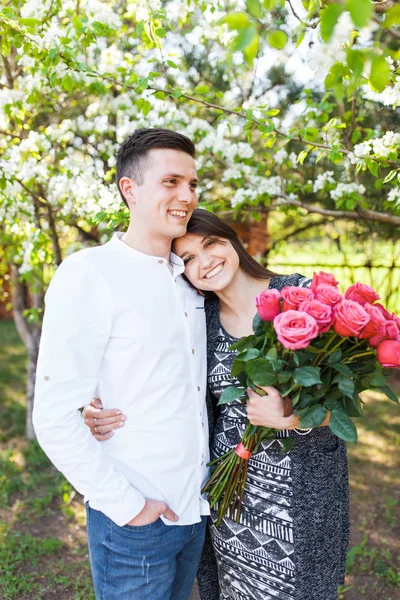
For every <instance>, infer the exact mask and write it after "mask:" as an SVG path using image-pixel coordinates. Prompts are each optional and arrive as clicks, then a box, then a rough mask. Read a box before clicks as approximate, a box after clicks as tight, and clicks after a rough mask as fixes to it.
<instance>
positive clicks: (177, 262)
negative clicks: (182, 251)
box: [109, 231, 185, 277]
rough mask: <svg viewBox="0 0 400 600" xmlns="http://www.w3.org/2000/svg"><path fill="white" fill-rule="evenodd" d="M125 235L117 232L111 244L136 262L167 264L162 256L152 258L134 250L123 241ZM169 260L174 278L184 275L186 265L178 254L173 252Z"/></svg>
mask: <svg viewBox="0 0 400 600" xmlns="http://www.w3.org/2000/svg"><path fill="white" fill-rule="evenodd" d="M123 235H124V233H123V232H120V231H117V232H116V233H114V235H113V236H112V238H111V240H110V241H109V244H111V245H112V246H113V247H114V248H116V249H118V250H119V251H121V252H124V254H126V255H127V256H130V257H131V258H132V259H134V260H136V261H143V262H145V261H148V262H153V263H157V264H158V263H160V261H162V262H164V263H167V261H166V260H165V258H162V257H161V256H152V255H151V254H145V253H144V252H140V251H139V250H136V249H135V248H132V247H131V246H129V245H128V244H125V242H123V241H122V236H123ZM169 260H170V263H171V265H172V269H173V273H172V275H173V277H177V276H178V275H182V273H183V272H184V270H185V265H184V262H183V260H182V259H181V257H180V256H177V254H174V252H171V254H170V255H169Z"/></svg>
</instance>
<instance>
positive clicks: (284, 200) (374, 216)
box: [272, 194, 400, 225]
mask: <svg viewBox="0 0 400 600" xmlns="http://www.w3.org/2000/svg"><path fill="white" fill-rule="evenodd" d="M277 198H278V200H277V202H276V203H274V204H273V205H272V206H273V207H276V208H278V207H279V206H285V205H286V206H298V207H299V208H304V210H306V211H307V212H308V213H316V214H318V215H323V216H325V217H334V218H335V219H351V220H353V221H354V220H360V219H362V220H363V221H378V222H379V223H391V224H392V225H400V217H398V216H397V215H389V214H387V213H380V212H376V211H374V210H364V209H361V208H360V209H359V210H358V211H350V210H329V209H326V208H320V207H319V206H315V205H313V204H308V203H307V202H303V201H302V200H295V199H292V198H289V197H288V196H286V195H285V194H282V195H281V196H277Z"/></svg>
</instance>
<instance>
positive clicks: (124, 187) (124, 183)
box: [119, 177, 137, 206]
mask: <svg viewBox="0 0 400 600" xmlns="http://www.w3.org/2000/svg"><path fill="white" fill-rule="evenodd" d="M119 187H120V190H121V192H122V193H123V195H124V196H125V200H126V201H127V203H128V205H129V206H133V205H134V204H136V199H135V190H136V187H137V184H136V182H135V181H133V179H131V178H130V177H121V179H120V180H119Z"/></svg>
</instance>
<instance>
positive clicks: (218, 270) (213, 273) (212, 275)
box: [204, 263, 224, 279]
mask: <svg viewBox="0 0 400 600" xmlns="http://www.w3.org/2000/svg"><path fill="white" fill-rule="evenodd" d="M223 266H224V263H220V264H219V265H217V266H216V267H215V268H214V269H213V270H212V271H210V272H209V273H207V275H205V276H204V279H211V277H214V276H215V275H217V274H218V273H219V272H220V271H221V269H222V267H223Z"/></svg>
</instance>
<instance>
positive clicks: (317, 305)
mask: <svg viewBox="0 0 400 600" xmlns="http://www.w3.org/2000/svg"><path fill="white" fill-rule="evenodd" d="M299 310H301V311H302V312H306V313H308V314H309V315H311V316H312V317H314V319H315V320H316V321H317V324H318V328H319V332H320V333H325V332H326V331H329V329H330V328H331V325H332V323H333V320H334V318H335V314H334V311H333V308H332V307H331V306H329V305H328V304H323V303H322V302H320V301H319V300H316V299H315V298H314V300H306V301H305V302H302V303H301V304H300V307H299Z"/></svg>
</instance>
